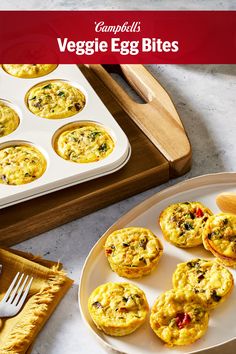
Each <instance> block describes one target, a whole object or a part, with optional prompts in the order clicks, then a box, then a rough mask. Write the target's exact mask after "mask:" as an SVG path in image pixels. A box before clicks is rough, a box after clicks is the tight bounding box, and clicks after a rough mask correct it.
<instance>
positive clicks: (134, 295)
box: [88, 282, 149, 336]
mask: <svg viewBox="0 0 236 354" xmlns="http://www.w3.org/2000/svg"><path fill="white" fill-rule="evenodd" d="M88 310H89V313H90V315H91V317H92V320H93V322H94V323H95V325H96V326H97V328H98V329H100V330H101V331H103V332H104V333H106V334H108V335H110V336H125V335H127V334H130V333H132V332H134V331H135V330H136V329H137V328H138V327H140V326H141V325H142V324H143V323H144V322H145V319H146V316H147V313H148V311H149V306H148V303H147V299H146V296H145V294H144V292H143V291H142V290H141V289H139V288H138V287H137V286H135V285H133V284H129V283H111V282H110V283H106V284H103V285H100V286H99V287H97V288H96V289H95V290H94V291H93V292H92V294H91V295H90V297H89V300H88Z"/></svg>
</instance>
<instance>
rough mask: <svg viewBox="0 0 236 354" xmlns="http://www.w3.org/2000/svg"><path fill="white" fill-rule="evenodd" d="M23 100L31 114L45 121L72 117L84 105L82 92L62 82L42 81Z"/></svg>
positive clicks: (84, 99)
mask: <svg viewBox="0 0 236 354" xmlns="http://www.w3.org/2000/svg"><path fill="white" fill-rule="evenodd" d="M25 100H26V104H27V107H28V108H29V110H30V111H31V112H32V113H34V114H35V115H37V116H39V117H42V118H47V119H62V118H67V117H71V116H74V115H75V114H77V113H79V112H80V111H81V110H82V109H83V108H84V106H85V103H86V98H85V95H84V94H83V92H82V91H80V90H79V89H78V88H77V87H75V86H72V85H71V84H70V83H69V82H67V81H63V80H51V81H44V82H41V83H39V84H37V85H35V86H34V87H32V88H31V89H30V90H29V91H28V92H27V94H26V97H25Z"/></svg>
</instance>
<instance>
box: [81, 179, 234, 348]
mask: <svg viewBox="0 0 236 354" xmlns="http://www.w3.org/2000/svg"><path fill="white" fill-rule="evenodd" d="M223 191H234V192H236V173H220V174H214V175H206V176H201V177H197V178H193V179H191V180H187V181H184V182H182V183H179V184H177V185H175V186H173V187H170V188H167V189H165V190H163V191H161V192H159V193H157V194H156V195H154V196H153V197H151V198H149V199H147V200H146V201H144V202H143V203H141V204H140V205H138V206H137V207H135V208H134V209H132V210H131V211H129V212H128V213H127V214H126V215H124V216H123V217H121V219H119V220H118V221H117V222H116V223H115V224H114V225H113V226H112V227H111V228H110V229H109V230H108V231H107V232H106V233H105V234H104V235H103V236H102V237H101V238H100V240H99V241H98V242H97V243H96V245H95V246H94V247H93V249H92V250H91V252H90V254H89V255H88V257H87V260H86V262H85V264H84V268H83V271H82V276H81V282H80V291H79V302H80V310H81V314H82V317H83V319H84V321H85V322H86V324H87V325H88V327H89V329H90V330H91V331H92V332H93V333H94V334H95V335H96V337H97V339H99V341H100V342H101V343H102V344H104V345H105V347H106V348H107V349H108V350H111V351H114V350H115V351H117V352H118V353H128V354H154V353H163V354H164V353H166V354H167V353H171V354H180V353H182V354H183V353H184V354H186V353H188V354H189V353H196V352H198V351H205V350H207V349H209V348H215V347H217V346H219V345H220V344H223V343H226V342H229V341H231V340H233V339H235V338H236V326H235V308H236V291H235V289H234V290H233V292H232V294H231V295H230V297H229V298H228V299H227V301H226V302H225V303H223V304H222V305H221V306H219V307H218V308H217V309H215V310H214V311H212V313H211V317H210V322H209V328H208V331H207V333H206V335H205V336H204V337H203V338H201V339H200V340H198V341H197V342H195V343H194V344H191V345H189V346H185V347H175V348H172V349H169V348H167V347H166V346H165V345H164V344H163V342H161V340H159V339H158V337H157V336H156V335H155V334H154V333H153V331H152V330H151V328H150V325H149V321H148V320H147V321H146V323H145V324H144V325H143V326H141V328H139V329H138V330H137V331H135V332H134V333H132V334H130V335H128V336H125V337H120V338H115V337H110V336H107V335H105V334H103V333H102V332H100V331H99V330H97V328H96V327H95V325H94V324H93V322H92V320H91V318H90V315H89V313H88V309H87V301H88V297H89V295H90V293H91V292H92V291H93V290H94V289H95V288H96V287H97V286H99V285H101V284H103V283H106V282H108V281H113V282H122V281H127V279H125V278H122V277H119V276H118V275H116V274H115V273H113V272H112V271H111V269H110V267H109V265H108V262H107V259H106V257H105V255H104V250H103V245H104V243H105V239H106V237H107V235H108V234H110V233H111V232H112V231H113V230H115V229H119V228H123V227H127V226H143V227H147V228H150V229H151V230H152V231H153V232H154V233H155V234H156V235H158V236H159V237H160V239H161V241H162V242H163V245H164V254H163V256H162V258H161V261H160V263H159V265H158V267H157V269H156V270H154V271H153V273H152V274H150V275H148V276H146V277H144V278H141V279H139V280H128V281H129V282H131V283H134V284H136V285H138V286H139V287H140V288H141V289H142V290H144V292H145V293H146V296H147V299H148V302H149V305H150V307H152V305H153V303H154V301H155V299H156V298H157V297H158V296H159V294H161V293H162V292H164V291H166V290H168V289H170V288H172V282H171V279H172V274H173V271H174V270H175V268H176V265H177V263H180V262H185V261H188V260H190V259H192V258H195V257H200V258H201V257H202V258H209V259H210V258H213V256H212V255H211V253H210V252H207V251H205V249H204V248H203V246H199V247H196V248H192V249H180V248H177V247H175V246H173V245H171V244H169V243H168V242H166V241H165V240H164V238H163V235H162V233H161V231H160V228H159V226H158V225H157V218H158V217H159V214H160V212H161V211H162V210H163V209H164V208H165V207H167V206H168V205H169V204H171V203H175V202H181V201H200V202H202V203H204V204H205V205H206V206H208V207H209V208H210V209H211V210H212V211H213V212H215V213H217V212H219V209H218V207H217V206H216V203H215V198H216V195H217V194H218V193H221V192H223ZM231 271H232V273H233V275H234V279H235V281H236V270H232V269H231ZM232 353H233V352H232Z"/></svg>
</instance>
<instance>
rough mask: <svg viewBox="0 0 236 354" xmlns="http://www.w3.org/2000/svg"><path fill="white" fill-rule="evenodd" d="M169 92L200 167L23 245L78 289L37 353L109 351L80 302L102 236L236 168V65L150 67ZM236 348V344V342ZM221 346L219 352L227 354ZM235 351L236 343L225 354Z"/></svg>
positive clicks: (199, 4) (200, 5) (26, 5)
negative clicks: (131, 216) (138, 209)
mask: <svg viewBox="0 0 236 354" xmlns="http://www.w3.org/2000/svg"><path fill="white" fill-rule="evenodd" d="M105 8H106V9H114V8H115V9H218V10H221V9H236V2H235V1H232V0H228V1H227V0H225V1H213V0H208V1H207V0H198V1H197V0H195V1H191V2H190V1H189V0H186V1H183V0H182V1H180V0H173V1H167V0H162V1H161V0H157V1H155V0H153V1H152V0H145V2H143V1H138V0H136V1H132V0H129V1H126V0H124V1H122V0H121V1H112V0H110V1H108V0H103V1H98V0H97V1H91V0H87V1H85V0H84V1H80V2H79V1H76V0H68V1H65V0H64V1H62V0H50V1H49V0H48V1H43V0H41V1H39V0H31V1H30V0H29V1H28V2H26V1H24V0H14V1H9V0H8V1H7V0H1V3H0V9H105ZM148 68H149V70H150V71H151V72H152V73H153V74H154V75H155V76H156V78H157V79H158V80H159V81H160V83H161V84H162V85H163V86H164V87H165V88H166V89H167V91H168V92H169V93H170V95H171V97H172V99H173V101H174V103H175V105H176V108H177V110H178V112H179V114H180V117H181V118H182V121H183V123H184V125H185V127H186V130H187V133H188V135H189V138H190V141H191V143H192V148H193V167H192V170H191V171H190V172H189V173H188V174H187V175H185V176H184V177H181V178H178V179H177V180H172V181H170V182H168V183H166V184H165V185H162V186H159V187H156V188H153V189H151V190H149V191H146V192H144V193H141V194H139V195H136V196H134V197H132V198H129V199H127V200H124V201H122V202H120V203H117V204H114V205H111V206H110V207H108V208H105V209H102V210H100V211H97V212H96V213H93V214H90V215H88V216H86V217H83V218H81V219H78V220H75V221H73V222H71V223H69V224H66V225H64V226H61V227H59V228H57V229H54V230H52V231H49V232H47V233H45V234H42V235H40V236H38V237H35V238H34V239H32V240H28V241H26V242H23V243H21V244H19V245H17V246H16V248H17V249H21V250H25V251H29V252H32V253H35V254H41V255H43V256H44V257H45V258H48V259H53V260H59V261H61V262H63V263H64V266H65V268H66V269H67V271H68V275H69V276H70V277H71V278H73V279H74V280H75V284H74V286H73V287H72V289H71V290H70V291H69V293H68V294H67V295H66V296H65V298H64V299H63V301H62V303H61V304H60V306H59V307H58V309H57V310H56V311H55V313H54V314H53V315H52V317H51V319H50V320H49V321H48V323H47V324H46V326H45V327H44V329H43V330H42V332H41V333H40V335H39V336H38V338H37V340H36V343H35V346H34V349H33V352H32V354H67V353H68V354H76V353H80V354H88V353H90V354H104V353H105V351H104V350H103V348H101V347H100V346H99V345H98V344H97V343H96V341H95V339H94V338H93V337H92V336H91V335H90V334H89V333H88V330H87V328H86V327H85V326H84V323H83V322H82V319H81V316H80V312H79V308H78V305H77V291H78V284H79V279H80V274H81V269H82V265H83V263H84V260H85V258H86V256H87V254H88V252H89V251H90V249H91V248H92V246H93V245H94V243H95V242H96V241H97V239H98V238H99V237H100V236H101V235H102V234H103V232H104V231H105V230H106V229H107V228H108V227H109V226H110V225H111V224H112V223H113V222H115V221H116V220H117V219H118V218H119V217H120V216H121V215H122V214H123V213H125V212H126V211H128V210H129V209H130V208H132V207H133V206H134V205H136V204H137V203H139V202H141V201H142V200H144V199H145V198H147V197H149V196H151V195H153V194H154V193H156V192H157V191H159V190H161V189H163V188H165V187H167V186H169V185H172V184H174V183H177V182H178V181H180V180H183V179H186V178H190V177H193V176H197V175H201V174H205V173H211V172H219V171H233V170H235V156H236V142H235V136H236V108H235V97H236V80H235V75H236V66H233V65H185V66H183V65H150V66H148ZM234 347H235V344H234ZM221 352H222V349H219V350H217V351H216V352H214V353H217V354H220V353H221ZM230 352H231V353H232V352H233V346H232V345H231V346H229V347H227V349H224V354H228V353H230Z"/></svg>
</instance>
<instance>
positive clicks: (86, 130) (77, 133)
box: [54, 123, 114, 163]
mask: <svg viewBox="0 0 236 354" xmlns="http://www.w3.org/2000/svg"><path fill="white" fill-rule="evenodd" d="M54 149H55V151H56V152H57V154H58V155H59V156H61V157H62V158H63V159H65V160H70V161H72V162H77V163H88V162H96V161H99V160H102V159H104V158H105V157H107V156H108V155H110V153H111V152H112V151H113V149H114V141H113V140H112V138H111V137H110V135H109V134H108V132H107V131H106V130H105V129H103V128H102V127H100V126H98V125H96V124H90V123H88V125H82V126H78V125H77V126H76V125H74V126H73V125H72V127H71V128H68V129H66V130H65V131H63V132H62V133H60V134H59V135H58V136H57V138H56V139H55V142H54Z"/></svg>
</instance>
